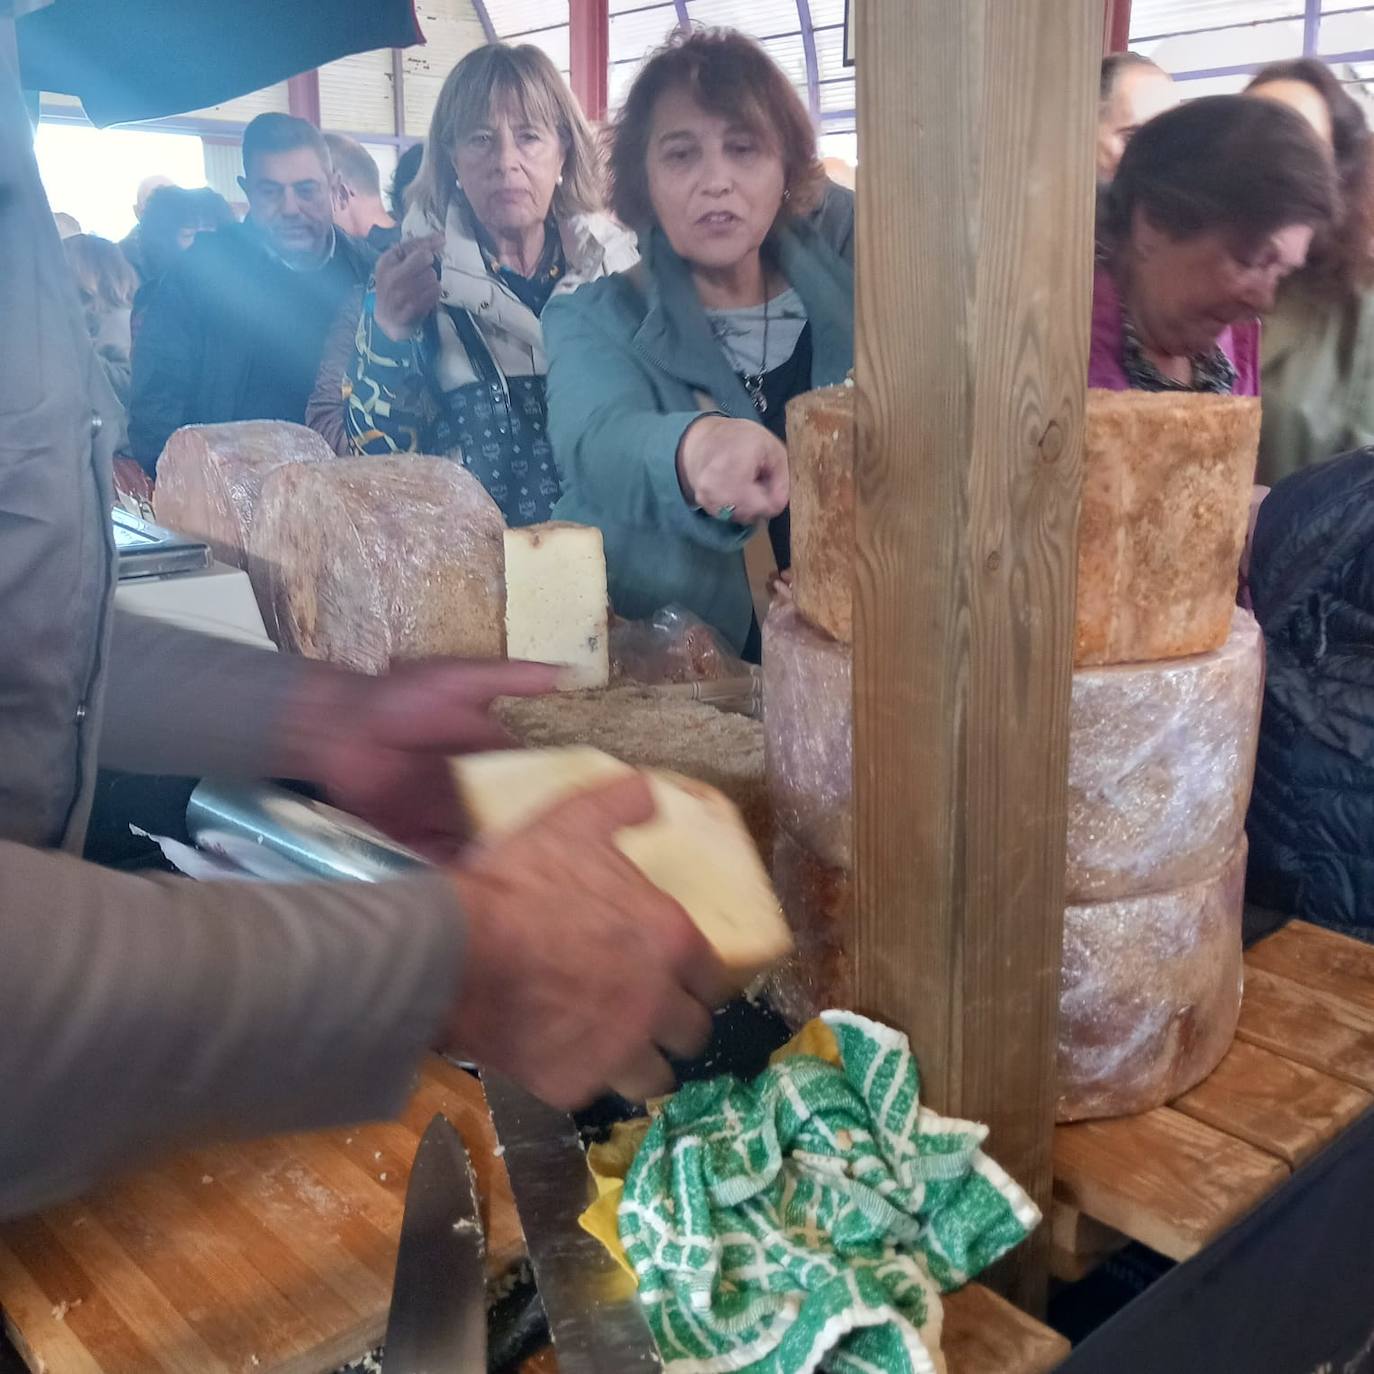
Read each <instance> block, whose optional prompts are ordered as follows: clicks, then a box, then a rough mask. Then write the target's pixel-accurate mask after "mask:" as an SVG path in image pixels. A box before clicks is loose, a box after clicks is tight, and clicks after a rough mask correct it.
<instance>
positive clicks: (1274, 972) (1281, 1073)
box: [1051, 922, 1374, 1281]
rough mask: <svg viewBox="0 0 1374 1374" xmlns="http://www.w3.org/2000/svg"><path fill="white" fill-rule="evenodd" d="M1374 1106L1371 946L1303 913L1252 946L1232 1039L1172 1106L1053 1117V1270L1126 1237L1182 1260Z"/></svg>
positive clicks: (1074, 1272)
mask: <svg viewBox="0 0 1374 1374" xmlns="http://www.w3.org/2000/svg"><path fill="white" fill-rule="evenodd" d="M1372 1108H1374V948H1371V947H1370V946H1368V945H1364V944H1361V943H1360V942H1359V941H1357V940H1353V939H1350V938H1349V937H1348V936H1344V935H1339V934H1336V933H1334V932H1332V931H1328V930H1323V929H1321V928H1319V927H1317V926H1312V925H1308V924H1306V923H1304V922H1294V923H1292V924H1291V925H1289V926H1286V927H1285V928H1284V929H1283V930H1281V931H1279V932H1277V933H1276V934H1274V935H1272V936H1270V937H1269V938H1268V939H1266V940H1263V941H1261V942H1260V943H1259V944H1257V945H1256V946H1255V947H1254V948H1253V949H1251V950H1250V951H1249V952H1248V953H1247V954H1246V958H1245V998H1244V1002H1243V1004H1242V1008H1241V1016H1240V1025H1239V1028H1238V1030H1237V1035H1236V1040H1235V1043H1234V1044H1233V1045H1232V1047H1231V1049H1230V1051H1229V1053H1228V1054H1227V1056H1226V1058H1225V1059H1223V1060H1222V1062H1221V1063H1220V1064H1219V1065H1218V1066H1217V1069H1216V1070H1215V1072H1214V1073H1213V1074H1212V1075H1211V1076H1210V1077H1209V1078H1207V1079H1206V1080H1205V1081H1204V1082H1202V1083H1200V1084H1199V1085H1198V1086H1197V1087H1196V1088H1194V1089H1193V1090H1192V1091H1191V1092H1188V1093H1185V1094H1184V1095H1183V1096H1182V1097H1180V1098H1178V1099H1177V1100H1176V1101H1174V1102H1172V1103H1170V1104H1169V1105H1168V1106H1167V1107H1160V1108H1157V1109H1156V1110H1155V1111H1151V1112H1144V1113H1142V1114H1141V1115H1139V1116H1129V1117H1118V1118H1116V1119H1114V1120H1109V1121H1084V1122H1077V1123H1075V1124H1073V1125H1069V1126H1060V1127H1058V1128H1057V1129H1056V1131H1055V1145H1054V1169H1055V1208H1054V1212H1053V1214H1052V1217H1051V1233H1052V1249H1051V1253H1052V1264H1053V1271H1054V1274H1055V1277H1056V1278H1059V1279H1062V1280H1069V1281H1072V1280H1075V1279H1078V1278H1082V1277H1083V1276H1084V1275H1085V1274H1087V1273H1089V1272H1090V1271H1091V1270H1092V1269H1093V1268H1094V1267H1096V1265H1097V1264H1099V1263H1101V1262H1102V1261H1103V1260H1104V1259H1105V1258H1106V1257H1107V1256H1108V1255H1110V1254H1111V1253H1112V1251H1113V1250H1114V1249H1116V1248H1119V1246H1120V1245H1121V1244H1122V1243H1124V1242H1125V1241H1126V1240H1128V1239H1129V1240H1136V1241H1140V1242H1141V1243H1143V1244H1145V1245H1148V1246H1150V1247H1151V1248H1152V1249H1155V1250H1158V1251H1159V1252H1160V1253H1161V1254H1163V1255H1167V1256H1168V1257H1169V1258H1171V1259H1175V1260H1186V1259H1188V1258H1190V1257H1191V1256H1192V1255H1195V1254H1197V1252H1198V1251H1199V1250H1200V1249H1201V1248H1202V1247H1203V1246H1204V1245H1206V1244H1207V1243H1208V1242H1209V1241H1211V1240H1212V1239H1214V1238H1215V1237H1216V1236H1217V1235H1219V1234H1220V1233H1221V1232H1222V1231H1223V1230H1225V1228H1226V1227H1228V1226H1230V1225H1231V1224H1232V1223H1233V1222H1235V1221H1237V1220H1239V1219H1240V1217H1242V1216H1244V1215H1245V1214H1246V1213H1247V1212H1249V1211H1250V1210H1251V1209H1252V1208H1253V1207H1254V1206H1255V1205H1256V1204H1257V1203H1259V1202H1260V1201H1261V1200H1262V1199H1263V1198H1265V1197H1266V1196H1267V1195H1268V1194H1269V1193H1271V1192H1273V1190H1274V1189H1275V1188H1277V1187H1279V1186H1280V1185H1281V1184H1282V1183H1283V1182H1284V1180H1285V1179H1287V1178H1288V1177H1289V1176H1290V1175H1291V1173H1292V1171H1293V1170H1294V1169H1295V1168H1297V1167H1298V1166H1299V1165H1301V1164H1302V1163H1303V1162H1304V1161H1305V1160H1307V1159H1310V1158H1311V1157H1312V1156H1313V1155H1314V1154H1316V1153H1317V1152H1318V1151H1319V1150H1320V1149H1322V1147H1323V1146H1325V1145H1328V1144H1330V1143H1331V1141H1333V1140H1334V1139H1336V1137H1337V1136H1339V1135H1340V1134H1341V1132H1342V1131H1344V1130H1345V1129H1346V1128H1347V1127H1349V1126H1350V1125H1352V1124H1353V1123H1354V1122H1355V1121H1356V1120H1357V1119H1358V1118H1360V1117H1361V1116H1363V1115H1364V1114H1365V1113H1366V1112H1368V1111H1369V1110H1371V1109H1372Z"/></svg>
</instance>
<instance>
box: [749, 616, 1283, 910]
mask: <svg viewBox="0 0 1374 1374" xmlns="http://www.w3.org/2000/svg"><path fill="white" fill-rule="evenodd" d="M851 662H852V652H851V650H850V649H849V648H847V647H846V646H845V645H842V644H837V643H836V642H835V641H834V640H832V639H829V638H827V637H826V636H825V635H823V634H821V633H820V632H819V631H818V630H816V629H814V628H813V627H812V626H810V625H808V624H807V623H806V621H805V620H803V619H802V617H801V616H800V615H799V614H798V613H797V611H796V610H795V609H794V608H793V607H790V606H787V605H786V604H783V603H780V604H778V605H777V606H775V607H774V608H773V610H772V611H771V612H770V613H769V616H768V619H767V621H766V622H765V624H764V629H763V673H764V736H765V745H766V760H767V768H768V788H769V795H770V797H771V799H772V803H773V815H774V819H775V821H776V823H777V825H778V826H779V827H781V828H782V829H784V830H786V831H788V832H789V833H790V834H791V835H792V836H793V837H794V838H795V839H797V840H800V841H801V842H802V843H803V844H804V845H805V846H806V847H807V848H808V849H810V850H811V852H812V853H813V854H814V855H815V856H816V857H817V859H819V860H820V861H821V862H822V863H825V864H829V865H831V866H833V867H837V868H848V867H849V866H850V865H851V863H852V862H853V850H854V837H853V831H854V807H853V776H852V774H853V726H852V706H851V693H852V684H851V666H850V665H851ZM1263 676H1264V643H1263V638H1262V636H1261V634H1260V630H1259V626H1258V625H1257V624H1256V623H1255V619H1254V617H1253V616H1252V615H1251V614H1250V613H1249V612H1248V611H1242V610H1238V609H1236V610H1233V621H1232V629H1231V635H1230V637H1229V638H1228V640H1227V641H1226V643H1225V644H1224V645H1223V646H1222V648H1221V649H1219V650H1217V651H1216V652H1214V653H1210V654H1200V655H1197V656H1195V657H1192V658H1184V659H1175V660H1173V661H1171V662H1165V663H1144V664H1135V665H1132V666H1121V667H1111V668H1085V669H1079V670H1078V671H1077V672H1075V674H1074V679H1073V702H1072V710H1071V716H1070V728H1069V778H1068V796H1067V811H1068V833H1067V847H1066V868H1065V896H1066V898H1067V900H1069V901H1101V900H1105V899H1108V898H1113V897H1138V896H1143V895H1145V894H1147V893H1150V892H1166V891H1172V890H1173V889H1175V888H1179V887H1186V886H1187V885H1188V884H1190V883H1193V882H1197V881H1198V880H1199V879H1201V878H1204V877H1206V876H1208V875H1210V874H1213V873H1215V872H1216V871H1217V870H1218V868H1220V866H1221V865H1222V863H1223V862H1224V861H1225V859H1226V857H1227V856H1228V855H1229V854H1230V853H1231V852H1232V850H1233V849H1234V848H1235V846H1236V843H1237V841H1238V840H1239V839H1240V836H1241V832H1242V830H1243V828H1244V825H1245V812H1246V808H1247V807H1248V805H1249V801H1250V786H1251V782H1252V780H1253V777H1254V768H1255V749H1256V744H1257V740H1258V733H1259V713H1260V704H1261V700H1262V696H1263Z"/></svg>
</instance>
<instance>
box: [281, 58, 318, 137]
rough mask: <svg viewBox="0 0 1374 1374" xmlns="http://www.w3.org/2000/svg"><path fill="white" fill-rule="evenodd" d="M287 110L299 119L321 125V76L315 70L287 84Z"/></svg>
mask: <svg viewBox="0 0 1374 1374" xmlns="http://www.w3.org/2000/svg"><path fill="white" fill-rule="evenodd" d="M286 103H287V108H288V109H289V110H290V111H291V113H292V114H293V115H295V116H296V118H297V119H308V120H309V121H310V122H311V123H312V124H313V125H315V127H316V128H319V124H320V74H319V72H318V70H316V69H315V68H313V67H312V68H311V69H310V70H309V71H308V72H302V73H301V74H300V75H299V76H293V77H291V78H290V79H289V80H288V81H287V83H286Z"/></svg>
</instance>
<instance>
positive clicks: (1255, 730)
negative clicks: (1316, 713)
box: [1065, 610, 1264, 902]
mask: <svg viewBox="0 0 1374 1374" xmlns="http://www.w3.org/2000/svg"><path fill="white" fill-rule="evenodd" d="M1263 686H1264V639H1263V636H1262V635H1261V634H1260V629H1259V626H1258V625H1257V624H1256V623H1255V618H1254V617H1253V616H1252V615H1251V614H1250V613H1249V612H1248V611H1242V610H1235V611H1233V613H1232V619H1231V633H1230V636H1229V637H1228V639H1227V641H1226V643H1225V644H1224V645H1223V646H1222V647H1221V648H1220V649H1218V650H1216V651H1215V652H1213V653H1209V654H1201V655H1198V656H1195V657H1192V658H1182V659H1175V660H1173V661H1171V662H1165V663H1152V664H1138V665H1136V666H1133V667H1114V668H1080V669H1079V670H1078V671H1077V672H1076V673H1075V674H1074V679H1073V713H1072V728H1071V730H1070V736H1069V791H1068V822H1069V828H1068V869H1067V873H1066V876H1065V897H1066V898H1067V899H1068V900H1069V901H1071V902H1083V901H1102V900H1105V899H1108V898H1114V897H1136V896H1140V895H1142V894H1144V893H1149V892H1165V891H1172V890H1174V889H1176V888H1180V887H1186V886H1188V885H1189V884H1190V883H1195V882H1198V881H1199V880H1201V879H1202V878H1204V877H1208V876H1211V875H1213V874H1215V873H1217V872H1218V871H1219V870H1220V868H1221V867H1222V866H1223V864H1224V863H1225V862H1226V859H1227V857H1228V856H1229V855H1230V854H1231V853H1232V851H1233V850H1234V849H1235V847H1236V844H1237V842H1238V841H1239V839H1240V836H1241V833H1242V831H1243V830H1244V827H1245V812H1246V808H1247V807H1248V806H1249V803H1250V785H1251V783H1252V781H1253V779H1254V772H1255V747H1256V741H1257V739H1258V734H1259V718H1260V705H1261V699H1262V695H1263Z"/></svg>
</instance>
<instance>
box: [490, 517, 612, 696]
mask: <svg viewBox="0 0 1374 1374" xmlns="http://www.w3.org/2000/svg"><path fill="white" fill-rule="evenodd" d="M505 541H506V652H507V654H508V655H509V656H510V657H511V658H518V659H528V660H530V661H531V662H534V663H558V664H562V665H564V666H565V667H566V668H567V670H568V671H567V672H566V673H564V674H563V678H562V683H561V685H562V687H563V689H564V690H565V691H576V690H579V689H582V688H592V687H605V686H606V685H607V683H608V682H609V681H610V677H611V657H610V626H609V620H610V598H609V596H608V594H607V591H606V554H605V551H604V549H603V547H602V541H601V531H600V530H599V529H596V528H595V527H594V526H591V525H574V524H571V523H569V522H567V521H552V522H550V523H548V524H544V525H526V526H524V527H523V528H521V529H515V530H507V531H506V536H505Z"/></svg>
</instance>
